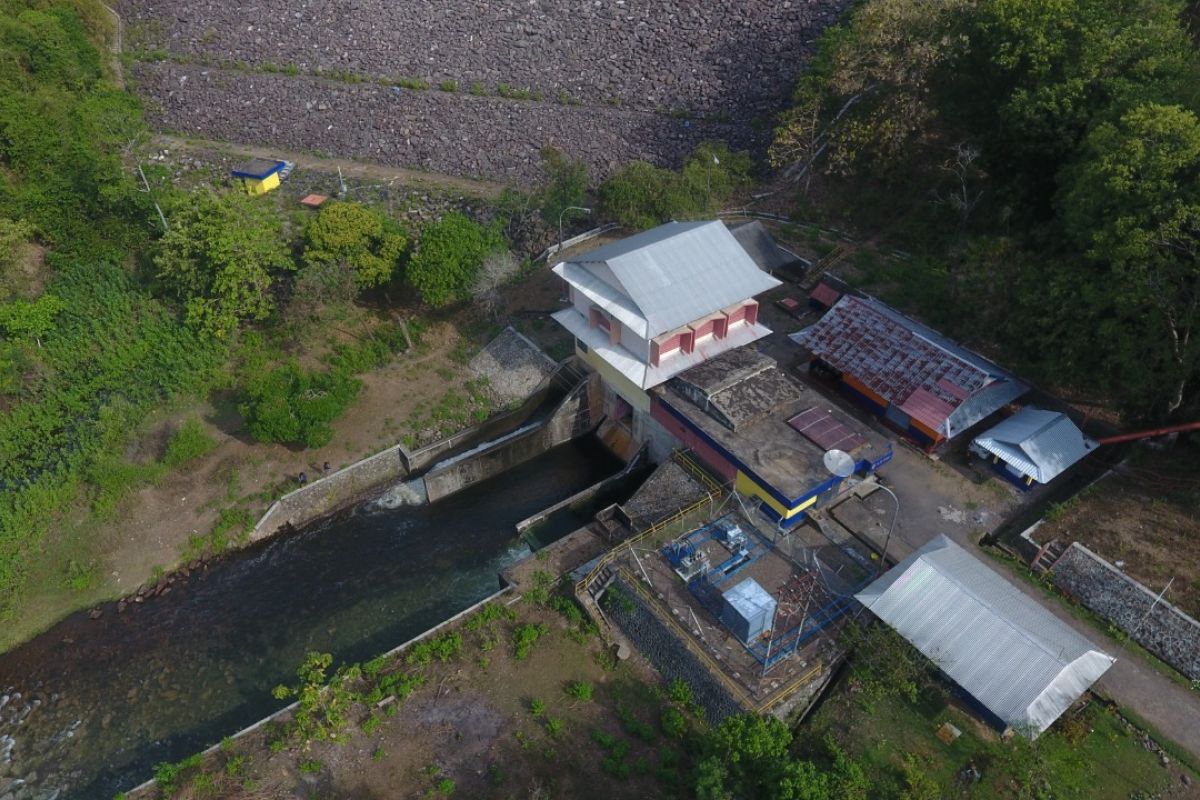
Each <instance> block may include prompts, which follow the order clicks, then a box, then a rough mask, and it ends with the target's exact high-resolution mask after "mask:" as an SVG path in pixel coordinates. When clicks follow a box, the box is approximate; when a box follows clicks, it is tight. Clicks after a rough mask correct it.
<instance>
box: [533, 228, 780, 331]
mask: <svg viewBox="0 0 1200 800" xmlns="http://www.w3.org/2000/svg"><path fill="white" fill-rule="evenodd" d="M554 271H555V272H556V273H557V274H559V275H561V276H562V277H563V278H564V279H566V280H567V281H569V282H570V283H572V284H575V285H578V284H579V283H580V282H584V281H583V278H582V276H581V271H585V272H587V273H589V278H588V280H587V281H586V282H587V283H589V285H590V288H591V291H593V292H597V290H596V288H595V285H594V284H595V283H603V284H606V285H608V286H609V287H610V288H611V289H614V290H616V292H617V293H619V294H620V295H624V296H625V297H627V298H628V299H629V300H630V301H632V305H633V306H634V307H635V308H636V309H637V311H638V314H639V316H640V317H641V319H642V320H644V323H642V324H636V325H629V323H626V324H627V325H628V326H629V327H630V329H632V330H635V331H638V332H639V334H640V335H643V336H645V337H646V338H653V337H655V336H658V335H659V334H662V333H666V332H668V331H672V330H675V329H676V328H678V327H680V326H681V325H685V324H687V323H689V322H692V321H694V320H697V319H700V318H701V317H704V316H706V315H708V314H711V313H713V312H715V311H719V310H721V309H723V308H726V307H728V306H731V305H733V304H734V303H738V302H741V301H743V300H747V299H749V298H751V297H754V296H755V295H758V294H761V293H762V292H765V291H767V290H768V289H773V288H775V287H776V286H779V285H780V282H779V281H778V280H776V279H775V278H772V277H771V276H770V275H768V274H767V273H765V272H763V271H762V270H761V269H759V268H758V266H757V265H756V264H755V263H754V260H753V259H752V258H750V256H749V255H748V254H747V253H746V251H745V249H743V247H742V246H741V245H740V244H739V243H738V241H737V239H735V238H734V236H733V234H732V233H730V232H729V229H728V228H726V227H725V223H723V222H721V221H720V220H712V221H707V222H669V223H667V224H666V225H660V226H658V227H657V228H652V229H651V230H648V231H643V232H642V233H639V234H636V235H634V236H630V237H628V238H626V239H622V240H620V241H617V242H612V243H611V244H607V245H604V246H602V247H598V248H596V249H595V250H589V251H588V252H586V253H584V254H582V255H581V256H579V257H578V258H576V259H574V260H573V261H569V262H564V263H562V264H558V265H556V266H555V267H554ZM597 293H599V292H597ZM589 296H590V295H589ZM622 322H625V320H623V319H622ZM643 331H644V333H643Z"/></svg>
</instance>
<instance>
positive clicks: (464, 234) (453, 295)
mask: <svg viewBox="0 0 1200 800" xmlns="http://www.w3.org/2000/svg"><path fill="white" fill-rule="evenodd" d="M504 246H505V243H504V237H503V236H501V235H500V232H499V231H498V230H496V229H495V228H485V227H484V226H482V225H480V224H479V223H477V222H474V221H473V220H471V219H469V218H467V217H466V216H464V215H462V214H459V213H457V212H453V213H450V214H447V215H446V216H444V217H442V218H441V219H440V220H438V221H437V222H434V223H432V224H430V225H428V226H426V228H425V230H423V231H422V232H421V238H420V240H419V242H418V244H417V248H416V252H415V253H414V254H413V256H412V259H411V261H410V263H409V266H408V280H409V282H410V283H411V284H412V285H413V287H414V288H416V289H417V291H419V292H420V293H421V296H422V297H423V298H424V299H425V302H427V303H429V304H430V305H432V306H444V305H447V304H449V303H451V302H453V301H455V300H464V299H466V298H467V297H468V296H469V294H470V291H471V287H472V286H474V284H475V280H476V276H477V275H478V273H479V270H480V267H481V266H482V265H483V260H484V259H485V258H487V257H488V255H490V254H491V253H495V252H498V251H500V250H502V249H504Z"/></svg>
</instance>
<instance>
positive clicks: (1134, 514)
mask: <svg viewBox="0 0 1200 800" xmlns="http://www.w3.org/2000/svg"><path fill="white" fill-rule="evenodd" d="M1198 514H1200V453H1197V451H1196V448H1195V447H1191V446H1188V445H1186V444H1181V445H1178V446H1177V447H1176V448H1175V449H1174V450H1172V451H1168V452H1158V451H1150V450H1145V451H1141V452H1140V453H1136V454H1135V455H1134V457H1132V458H1130V459H1129V460H1128V461H1127V462H1125V463H1124V464H1122V465H1121V466H1119V467H1118V468H1117V469H1116V471H1114V473H1113V474H1111V475H1109V476H1108V477H1107V478H1105V479H1104V480H1102V481H1101V482H1100V483H1097V484H1095V485H1094V486H1093V488H1091V489H1090V490H1088V491H1086V492H1085V493H1083V494H1080V495H1077V497H1076V498H1075V499H1074V500H1072V501H1068V502H1067V503H1065V504H1063V505H1061V506H1058V507H1054V508H1052V509H1051V511H1050V513H1049V514H1048V515H1047V521H1046V523H1045V524H1044V525H1042V526H1041V527H1040V528H1039V529H1038V531H1037V534H1036V537H1037V540H1038V541H1039V542H1048V541H1050V540H1052V539H1058V540H1059V541H1061V542H1062V543H1064V544H1068V543H1070V542H1073V541H1077V542H1080V543H1082V544H1084V545H1086V546H1087V547H1088V548H1090V549H1092V550H1094V551H1095V552H1097V553H1099V554H1100V555H1101V556H1103V557H1104V558H1106V559H1108V560H1109V561H1111V562H1114V563H1118V564H1119V565H1120V566H1121V569H1122V570H1124V571H1125V573H1126V574H1128V575H1129V576H1130V577H1132V578H1133V579H1135V580H1137V581H1139V582H1140V583H1141V584H1142V585H1144V586H1146V587H1147V588H1149V589H1151V590H1153V591H1161V590H1162V589H1163V588H1164V587H1166V585H1167V584H1168V582H1170V583H1171V587H1170V589H1168V590H1167V593H1166V595H1165V599H1167V600H1169V601H1170V602H1172V603H1175V604H1176V605H1178V606H1179V607H1180V608H1182V609H1183V610H1184V611H1186V612H1187V613H1188V614H1191V615H1192V616H1193V617H1200V540H1198V539H1197V533H1198V532H1200V522H1197V515H1198ZM1172 579H1174V580H1173V581H1172Z"/></svg>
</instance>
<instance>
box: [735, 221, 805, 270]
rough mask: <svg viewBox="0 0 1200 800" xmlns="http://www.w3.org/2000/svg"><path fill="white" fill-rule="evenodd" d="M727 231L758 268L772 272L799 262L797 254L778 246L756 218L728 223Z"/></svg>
mask: <svg viewBox="0 0 1200 800" xmlns="http://www.w3.org/2000/svg"><path fill="white" fill-rule="evenodd" d="M729 232H730V233H732V234H733V237H734V238H735V239H737V240H738V243H739V244H740V245H741V246H742V249H744V250H745V251H746V253H747V254H748V255H749V256H750V258H752V259H754V263H755V264H758V267H759V269H762V270H765V271H766V272H770V273H774V272H775V270H777V269H783V268H785V267H790V266H792V265H793V264H798V263H801V261H800V257H799V256H797V255H796V254H795V253H792V252H789V251H787V250H785V249H783V248H782V247H780V246H779V244H778V243H777V242H776V241H775V238H774V237H773V236H771V234H770V233H769V232H768V231H767V229H766V228H765V227H763V224H762V223H761V222H760V221H758V220H756V219H755V220H750V221H749V222H739V223H737V224H735V225H730V226H729Z"/></svg>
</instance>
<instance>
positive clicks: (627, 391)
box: [575, 340, 650, 414]
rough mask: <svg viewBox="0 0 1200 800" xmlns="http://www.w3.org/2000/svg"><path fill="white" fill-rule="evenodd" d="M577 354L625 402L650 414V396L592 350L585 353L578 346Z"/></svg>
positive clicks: (589, 349)
mask: <svg viewBox="0 0 1200 800" xmlns="http://www.w3.org/2000/svg"><path fill="white" fill-rule="evenodd" d="M576 342H578V340H576ZM575 353H576V355H578V356H579V357H580V358H582V359H583V360H584V361H586V362H587V363H588V365H589V366H590V367H591V368H592V369H594V370H596V372H599V373H600V377H601V378H603V379H604V382H605V383H607V384H608V385H609V386H610V387H612V389H613V390H614V391H615V392H616V393H617V394H619V395H621V397H623V398H624V399H625V402H627V403H629V405H631V406H633V407H634V408H636V409H637V410H638V411H641V412H643V413H646V414H649V413H650V395H648V394H646V392H645V390H643V389H641V388H640V387H639V386H638V385H637V384H635V383H634V382H633V381H631V380H629V378H626V377H625V376H624V375H622V374H621V373H620V372H618V371H617V370H616V369H615V368H614V367H613V366H612V365H611V364H609V363H608V362H607V361H605V360H604V359H603V358H601V357H600V356H598V355H596V354H595V353H594V352H592V350H591V348H588V351H587V352H586V353H585V352H583V351H582V350H580V349H579V347H578V345H576V348H575Z"/></svg>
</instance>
